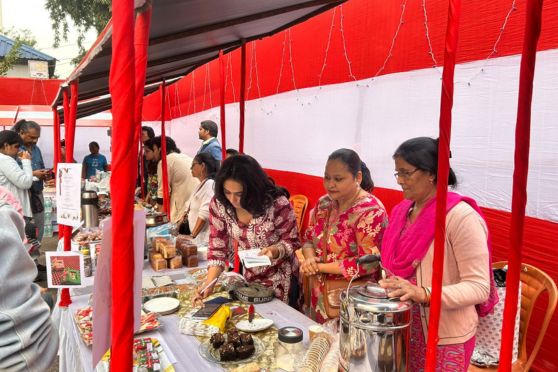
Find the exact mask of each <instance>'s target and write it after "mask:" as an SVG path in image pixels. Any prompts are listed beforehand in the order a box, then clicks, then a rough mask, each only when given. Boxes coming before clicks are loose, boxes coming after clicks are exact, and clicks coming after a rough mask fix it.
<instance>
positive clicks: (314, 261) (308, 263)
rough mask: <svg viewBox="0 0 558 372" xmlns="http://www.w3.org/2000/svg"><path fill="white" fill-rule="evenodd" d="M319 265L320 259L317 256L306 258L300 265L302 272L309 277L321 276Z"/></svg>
mask: <svg viewBox="0 0 558 372" xmlns="http://www.w3.org/2000/svg"><path fill="white" fill-rule="evenodd" d="M319 263H320V259H319V258H318V257H316V256H313V257H304V261H302V262H301V263H300V272H301V273H302V274H304V275H307V276H310V275H316V274H319V273H320V269H319V267H318V264H319Z"/></svg>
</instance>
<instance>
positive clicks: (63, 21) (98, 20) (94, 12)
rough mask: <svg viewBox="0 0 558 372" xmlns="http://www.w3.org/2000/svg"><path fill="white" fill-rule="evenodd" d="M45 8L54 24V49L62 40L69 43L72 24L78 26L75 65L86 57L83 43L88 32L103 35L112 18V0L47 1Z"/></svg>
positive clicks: (73, 61)
mask: <svg viewBox="0 0 558 372" xmlns="http://www.w3.org/2000/svg"><path fill="white" fill-rule="evenodd" d="M45 8H46V10H47V11H48V12H49V15H50V19H51V22H52V29H53V31H54V45H53V46H54V47H58V46H59V45H60V41H62V40H63V41H68V32H69V30H70V27H69V23H70V22H72V23H73V24H74V25H75V26H76V28H77V32H78V35H77V40H76V41H77V44H78V47H79V55H78V56H77V57H76V58H74V59H73V60H72V63H74V64H77V63H79V62H80V61H81V59H82V57H83V56H84V55H85V52H86V50H85V48H84V46H83V41H84V40H85V34H86V33H87V31H89V30H91V29H94V30H95V31H97V34H99V33H101V31H103V29H104V28H105V26H106V25H107V23H108V21H109V20H110V17H111V0H47V2H46V5H45Z"/></svg>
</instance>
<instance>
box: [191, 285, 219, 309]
mask: <svg viewBox="0 0 558 372" xmlns="http://www.w3.org/2000/svg"><path fill="white" fill-rule="evenodd" d="M210 283H211V282H210ZM208 284H209V283H207V282H204V284H203V285H202V286H201V287H198V288H196V294H195V295H194V298H193V299H192V305H194V306H201V307H204V306H205V303H204V302H203V299H204V298H206V297H207V296H209V295H210V294H212V293H213V287H215V283H213V284H211V285H209V287H208ZM202 291H203V292H202Z"/></svg>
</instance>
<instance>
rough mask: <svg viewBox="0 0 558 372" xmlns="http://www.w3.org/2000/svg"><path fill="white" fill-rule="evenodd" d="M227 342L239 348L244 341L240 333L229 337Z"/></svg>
mask: <svg viewBox="0 0 558 372" xmlns="http://www.w3.org/2000/svg"><path fill="white" fill-rule="evenodd" d="M227 341H228V342H230V343H231V344H233V345H234V346H235V347H239V346H241V345H242V341H240V335H239V334H238V333H235V334H233V335H230V336H229V337H227Z"/></svg>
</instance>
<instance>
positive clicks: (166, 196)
mask: <svg viewBox="0 0 558 372" xmlns="http://www.w3.org/2000/svg"><path fill="white" fill-rule="evenodd" d="M166 95H167V84H166V82H165V81H164V80H163V84H161V162H162V164H161V168H162V171H163V210H164V211H165V213H166V214H167V216H168V217H169V220H170V217H171V214H170V190H169V174H168V166H167V133H166V130H165V98H166Z"/></svg>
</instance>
